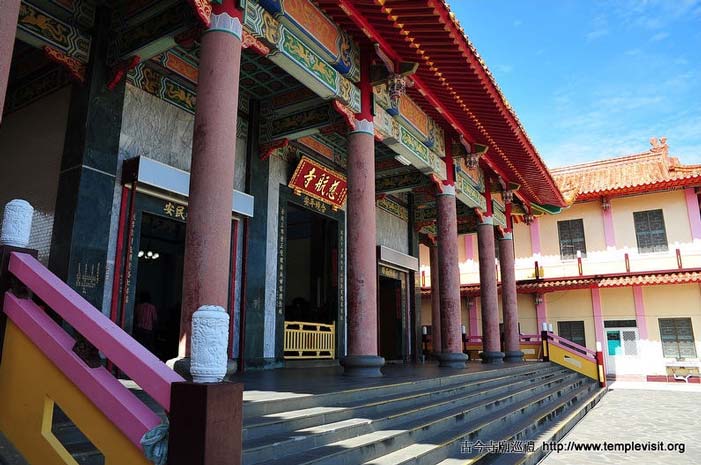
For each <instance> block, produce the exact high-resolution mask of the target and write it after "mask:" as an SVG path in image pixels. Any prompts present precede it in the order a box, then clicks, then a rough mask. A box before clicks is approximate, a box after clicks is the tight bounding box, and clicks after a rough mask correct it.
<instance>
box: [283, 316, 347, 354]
mask: <svg viewBox="0 0 701 465" xmlns="http://www.w3.org/2000/svg"><path fill="white" fill-rule="evenodd" d="M335 347H336V324H335V323H331V324H330V325H327V324H323V323H309V322H305V321H286V322H285V345H284V350H285V358H286V359H311V358H330V359H333V358H335V354H336V351H335Z"/></svg>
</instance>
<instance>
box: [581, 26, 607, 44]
mask: <svg viewBox="0 0 701 465" xmlns="http://www.w3.org/2000/svg"><path fill="white" fill-rule="evenodd" d="M607 35H609V31H608V29H595V30H593V31H590V32H588V33H587V35H586V36H585V37H586V39H587V42H592V41H594V40H596V39H600V38H602V37H605V36H607Z"/></svg>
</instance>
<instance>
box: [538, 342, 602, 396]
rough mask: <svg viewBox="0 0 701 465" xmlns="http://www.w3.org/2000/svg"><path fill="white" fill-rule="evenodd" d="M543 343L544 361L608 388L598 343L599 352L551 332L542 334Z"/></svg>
mask: <svg viewBox="0 0 701 465" xmlns="http://www.w3.org/2000/svg"><path fill="white" fill-rule="evenodd" d="M541 341H542V344H543V360H545V361H550V362H554V363H557V364H559V365H562V366H565V367H567V368H570V369H572V370H575V371H577V372H579V373H582V374H584V375H585V376H588V377H590V378H592V379H595V380H597V381H599V385H600V386H601V387H606V374H605V373H606V371H605V369H604V354H603V352H601V350H600V346H599V343H597V350H596V351H594V350H591V349H588V348H586V347H584V346H582V345H579V344H577V343H575V342H572V341H570V340H568V339H565V338H563V337H560V336H558V335H556V334H554V333H551V332H549V331H543V332H542V333H541Z"/></svg>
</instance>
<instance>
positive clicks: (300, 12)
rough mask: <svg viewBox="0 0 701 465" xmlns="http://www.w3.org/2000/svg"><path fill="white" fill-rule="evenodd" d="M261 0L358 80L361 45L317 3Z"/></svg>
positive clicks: (335, 63)
mask: <svg viewBox="0 0 701 465" xmlns="http://www.w3.org/2000/svg"><path fill="white" fill-rule="evenodd" d="M258 3H259V4H260V5H261V6H262V7H263V8H264V9H265V10H266V11H267V12H268V13H270V14H271V15H273V17H274V18H275V19H277V20H278V21H279V22H280V23H282V24H284V25H285V26H286V27H287V28H289V29H290V31H293V32H294V34H295V35H296V36H297V37H299V38H300V40H302V41H303V42H304V43H305V44H306V45H307V46H309V47H310V48H311V49H312V50H314V52H316V53H317V54H318V55H319V56H320V57H321V58H322V59H323V60H324V61H326V62H327V63H329V64H330V65H331V66H333V67H334V69H336V70H337V71H338V72H340V73H341V74H343V75H344V76H347V77H348V78H349V79H351V80H352V81H355V82H357V81H358V79H359V77H360V71H359V62H360V58H359V57H360V54H359V52H358V46H357V45H356V44H355V43H354V42H353V40H352V39H351V38H350V36H349V35H348V34H347V33H346V32H345V31H343V30H342V29H341V28H339V27H338V25H336V23H334V22H333V21H332V20H331V19H330V18H329V17H328V16H326V15H325V14H324V13H323V12H322V11H321V10H320V9H319V8H318V7H317V6H316V5H314V3H312V2H311V1H309V0H259V2H258Z"/></svg>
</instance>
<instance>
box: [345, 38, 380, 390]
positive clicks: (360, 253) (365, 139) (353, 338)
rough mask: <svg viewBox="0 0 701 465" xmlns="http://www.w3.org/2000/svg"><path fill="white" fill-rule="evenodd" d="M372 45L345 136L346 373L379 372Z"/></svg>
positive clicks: (366, 52) (366, 54) (363, 58)
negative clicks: (352, 120) (355, 110)
mask: <svg viewBox="0 0 701 465" xmlns="http://www.w3.org/2000/svg"><path fill="white" fill-rule="evenodd" d="M371 53H372V50H371V49H363V50H362V54H361V66H360V98H361V112H360V113H358V114H357V115H355V118H356V119H355V129H354V130H353V131H351V133H350V134H349V135H348V168H347V170H348V171H347V174H348V197H347V202H348V204H347V218H348V223H347V226H346V227H347V231H348V240H347V244H348V355H347V356H346V357H345V358H344V359H343V367H344V373H345V374H346V375H350V376H364V377H371V376H373V377H377V376H382V372H381V371H380V368H381V367H382V366H383V365H384V363H385V360H384V359H383V358H382V357H379V356H378V355H377V258H376V252H375V247H376V245H377V237H376V234H377V231H376V229H377V228H376V225H375V131H374V123H373V117H372V85H371V84H370V80H369V77H370V76H369V75H370V59H371V56H372V55H371Z"/></svg>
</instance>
